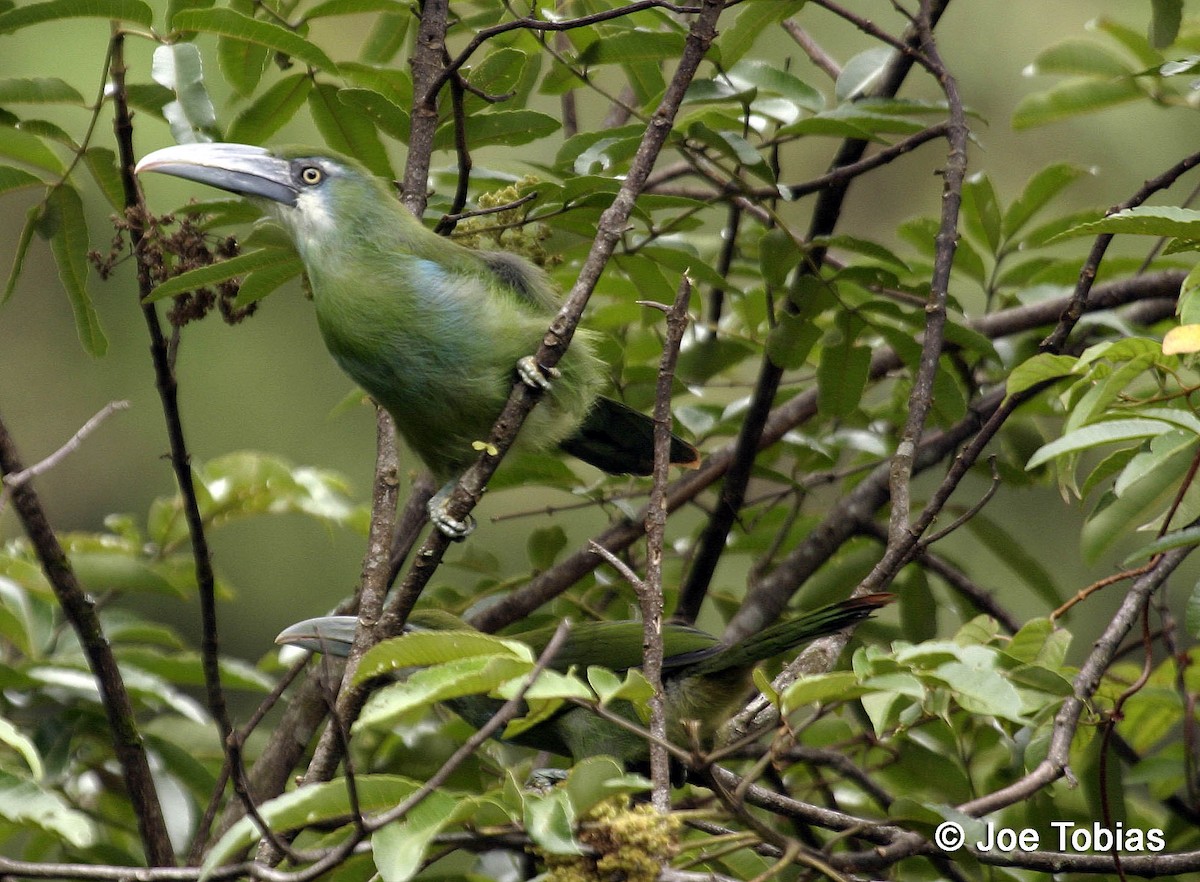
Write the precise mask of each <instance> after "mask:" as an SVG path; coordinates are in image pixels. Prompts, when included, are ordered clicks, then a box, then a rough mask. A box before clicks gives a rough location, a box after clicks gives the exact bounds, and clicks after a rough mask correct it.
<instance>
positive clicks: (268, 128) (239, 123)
mask: <svg viewBox="0 0 1200 882" xmlns="http://www.w3.org/2000/svg"><path fill="white" fill-rule="evenodd" d="M312 86H313V81H312V78H311V77H310V76H308V75H307V74H302V73H298V74H292V75H291V76H286V77H284V78H283V79H281V80H280V81H279V82H278V83H275V85H273V86H271V87H270V88H269V89H267V90H266V91H264V92H263V93H262V94H261V95H259V96H258V97H257V98H255V99H254V100H253V101H252V102H250V104H248V105H247V106H246V109H245V110H243V111H242V112H241V113H239V114H238V116H237V119H235V120H234V121H233V125H231V126H230V127H229V140H230V141H233V142H235V143H238V144H263V143H265V142H266V141H267V140H268V139H270V137H271V136H272V135H274V134H275V133H276V132H277V131H279V130H280V129H281V128H283V126H284V125H286V124H287V123H288V121H289V120H291V118H292V117H293V116H295V115H296V111H298V110H299V109H300V108H301V107H302V106H303V105H304V102H305V100H306V99H307V98H308V93H309V92H310V91H312Z"/></svg>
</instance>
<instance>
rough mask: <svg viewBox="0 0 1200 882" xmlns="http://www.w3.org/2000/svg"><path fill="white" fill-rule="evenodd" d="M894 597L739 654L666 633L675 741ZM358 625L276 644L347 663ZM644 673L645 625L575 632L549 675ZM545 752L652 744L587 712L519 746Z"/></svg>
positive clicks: (448, 618) (297, 634) (529, 639)
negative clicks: (766, 674) (778, 660)
mask: <svg viewBox="0 0 1200 882" xmlns="http://www.w3.org/2000/svg"><path fill="white" fill-rule="evenodd" d="M892 599H893V595H891V594H871V595H867V596H865V597H858V598H853V599H851V600H845V601H842V602H840V603H834V604H830V605H829V606H824V607H821V608H820V609H817V610H813V611H812V612H809V613H806V614H804V615H801V616H799V617H797V618H794V619H790V620H788V621H784V622H780V623H778V624H776V625H773V626H771V627H770V628H767V629H765V630H763V631H761V632H759V633H758V634H754V635H751V636H750V637H747V638H746V639H744V640H741V641H739V642H737V643H734V644H732V645H726V644H724V643H722V642H721V641H720V640H719V639H718V638H716V637H714V636H713V635H711V634H709V633H707V632H706V631H701V630H699V629H698V628H692V627H688V626H686V625H674V624H670V623H668V624H664V626H663V691H664V694H665V697H666V708H667V737H668V738H670V739H671V741H673V742H674V743H676V744H679V745H681V746H687V743H688V742H687V740H686V733H685V730H684V721H685V720H696V721H698V722H699V724H700V728H699V731H700V737H701V738H702V739H704V740H706V741H707V740H709V739H711V738H712V736H713V734H714V733H715V732H716V730H717V729H718V728H719V727H720V725H721V724H722V723H724V722H725V720H727V719H728V718H729V716H730V714H731V713H732V712H733V711H734V710H735V709H736V708H737V707H738V706H739V705H740V704H741V702H742V701H743V700H744V699H745V697H746V694H747V692H748V691H749V689H750V672H751V671H752V670H753V668H754V666H755V665H756V664H758V663H759V662H760V661H763V660H764V659H767V658H771V657H773V656H776V655H780V654H783V653H786V652H791V651H794V650H795V649H796V648H798V647H799V646H801V645H803V644H805V643H807V642H809V641H811V640H814V639H816V638H817V637H820V636H822V635H825V634H831V633H833V632H834V631H840V630H841V629H842V628H846V627H849V626H851V625H854V624H857V623H858V622H860V621H862V620H863V619H865V618H867V617H868V616H869V615H870V614H871V613H872V612H873V611H874V610H876V609H878V608H879V607H881V606H883V605H885V604H887V603H890V602H891V601H892ZM357 624H358V620H357V619H355V618H354V617H352V616H327V617H324V618H318V619H309V620H307V621H304V622H300V623H299V624H296V625H293V626H292V627H290V628H288V629H287V630H286V631H284V632H283V633H282V634H280V635H279V637H278V638H277V641H278V642H280V643H289V644H294V645H299V646H303V647H305V648H307V649H312V650H314V651H322V652H328V653H330V654H333V655H345V654H346V653H348V652H349V650H350V646H351V644H352V643H353V640H354V630H355V628H356V626H357ZM409 627H410V628H414V629H423V630H433V631H446V632H448V631H461V630H465V629H468V626H467V625H466V624H465V623H464V622H463V621H462V620H460V619H458V618H457V617H455V616H453V615H451V614H449V613H447V612H444V611H442V610H417V611H414V612H413V614H412V616H411V617H410V618H409ZM553 634H554V629H553V628H541V629H538V630H533V631H525V632H521V633H517V634H511V635H505V636H506V637H509V638H511V639H514V640H519V641H521V642H522V643H525V644H527V645H528V646H529V648H530V649H531V650H532V651H533V653H534V654H535V655H537V654H540V653H541V652H542V650H544V649H545V648H546V646H547V644H548V643H549V641H550V638H551V637H552V635H553ZM641 664H642V623H641V622H638V621H620V622H581V623H578V624H576V625H574V626H573V627H572V628H571V631H570V633H569V634H568V635H567V639H566V642H565V643H564V644H563V646H562V648H561V649H560V650H559V651H558V653H557V654H556V655H555V656H554V658H553V659H552V660H551V662H550V666H551V668H553V669H555V670H559V671H565V670H567V669H568V668H571V667H574V668H575V669H576V670H584V669H586V668H588V667H589V666H592V665H598V666H600V667H604V668H609V669H610V670H614V671H617V672H623V671H626V670H629V669H630V668H637V667H640V666H641ZM448 704H449V705H450V707H451V708H453V709H454V711H455V712H456V713H458V714H459V715H460V716H462V717H463V719H465V720H466V721H467V722H468V723H470V724H471V725H472V726H475V727H476V728H479V727H480V726H482V725H483V724H484V723H485V722H486V721H487V720H488V719H490V718H491V716H492V714H494V713H495V712H496V709H497V708H498V707H499V706H500V704H501V702H500V701H499V700H498V699H494V698H488V697H486V696H468V697H465V698H456V699H453V700H452V701H449V702H448ZM612 709H613V710H614V711H616V712H617V713H619V714H621V715H622V716H624V717H626V718H627V719H629V720H631V721H636V720H637V715H636V713H635V712H634V709H633V708H632V707H631V706H630V705H628V704H625V703H622V702H617V703H615V705H614V706H613V707H612ZM513 740H514V741H515V742H516V743H518V744H522V745H524V746H526V747H532V748H535V749H538V750H549V751H551V752H553V753H557V754H561V755H563V756H569V757H573V758H575V759H576V760H578V759H582V758H583V757H586V756H592V755H595V754H608V755H610V756H614V757H616V758H617V759H620V760H621V761H623V762H626V763H634V764H636V763H640V762H643V761H645V760H646V759H647V758H648V755H649V751H648V748H647V745H646V742H645V740H643V739H642V738H640V737H639V736H638V735H637V734H635V733H632V732H629V731H627V730H626V729H624V728H623V727H621V726H619V725H617V724H615V723H612V722H609V721H606V720H604V719H601V718H600V717H598V716H596V715H595V714H593V713H592V712H591V711H589V710H587V709H586V708H579V707H568V708H565V709H564V710H562V711H560V712H559V713H558V714H556V715H555V716H553V717H551V718H550V719H548V720H546V721H545V722H543V723H540V724H539V725H537V726H534V727H533V728H531V729H528V730H526V731H524V732H522V733H521V734H520V735H518V736H517V737H516V738H514V739H513Z"/></svg>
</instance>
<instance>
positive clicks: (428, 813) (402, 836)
mask: <svg viewBox="0 0 1200 882" xmlns="http://www.w3.org/2000/svg"><path fill="white" fill-rule="evenodd" d="M324 5H329V4H324ZM458 806H459V800H457V799H455V798H454V797H452V796H450V795H449V794H447V793H445V792H443V791H441V790H435V791H433V792H432V793H430V794H429V795H428V796H426V797H425V799H423V800H422V801H421V802H419V803H417V805H415V806H413V808H412V809H410V810H409V812H408V814H407V815H405V816H404V819H403V820H401V821H398V822H397V823H394V824H388V825H387V826H386V827H382V828H381V829H379V830H377V831H375V833H374V835H372V836H371V853H372V856H373V857H374V859H375V869H377V870H378V871H379V875H380V877H382V879H383V882H408V880H409V879H411V878H412V877H413V876H415V875H416V874H417V871H418V870H420V869H421V864H422V862H423V861H424V860H425V855H426V853H427V852H428V851H429V846H430V844H431V843H432V842H433V838H434V837H435V836H437V835H438V833H440V832H442V829H443V828H444V827H445V826H446V825H447V824H449V823H450V822H451V821H453V820H454V813H455V810H456V809H457V808H458Z"/></svg>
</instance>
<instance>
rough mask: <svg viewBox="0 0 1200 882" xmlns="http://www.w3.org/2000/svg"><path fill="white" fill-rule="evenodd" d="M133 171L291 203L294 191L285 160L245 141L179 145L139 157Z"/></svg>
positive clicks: (289, 170) (295, 189) (288, 165)
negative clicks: (161, 175) (241, 142)
mask: <svg viewBox="0 0 1200 882" xmlns="http://www.w3.org/2000/svg"><path fill="white" fill-rule="evenodd" d="M134 171H135V172H136V173H138V174H141V173H142V172H148V171H150V172H159V173H160V174H166V175H174V176H175V177H177V178H186V179H187V180H189V181H198V182H199V183H201V184H208V185H209V186H210V187H218V188H219V189H222V190H228V191H229V192H231V193H237V194H238V195H241V196H257V197H260V198H263V199H270V200H272V201H273V202H282V203H283V204H284V205H295V204H296V195H297V193H298V190H297V187H296V184H295V182H294V181H293V179H292V167H291V163H289V162H288V161H287V160H285V159H280V158H279V157H277V156H275V155H273V154H272V153H271V152H270V151H269V150H265V149H264V148H262V147H254V146H251V145H249V144H179V145H176V146H175V147H164V148H163V149H162V150H155V151H154V152H153V153H150V154H147V155H146V156H143V157H142V161H141V162H139V163H138V164H137V168H135V169H134Z"/></svg>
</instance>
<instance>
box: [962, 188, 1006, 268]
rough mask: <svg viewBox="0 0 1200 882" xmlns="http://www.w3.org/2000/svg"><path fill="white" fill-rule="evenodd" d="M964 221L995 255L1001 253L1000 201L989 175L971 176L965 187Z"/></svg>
mask: <svg viewBox="0 0 1200 882" xmlns="http://www.w3.org/2000/svg"><path fill="white" fill-rule="evenodd" d="M962 210H963V221H964V223H965V225H966V228H967V229H968V230H969V231H970V232H971V233H972V234H973V235H974V236H975V237H976V239H977V240H978V241H979V242H981V243H983V244H984V245H987V247H988V248H989V249H990V250H991V253H992V254H993V255H995V254H998V253H999V251H1000V235H1001V232H1000V227H1001V222H1000V200H999V199H998V198H997V197H996V190H995V188H994V187H993V186H992V182H991V179H990V178H988V176H987V175H985V174H982V173H979V174H974V175H971V177H969V178H968V179H967V181H966V183H965V184H964V185H963V204H962Z"/></svg>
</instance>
